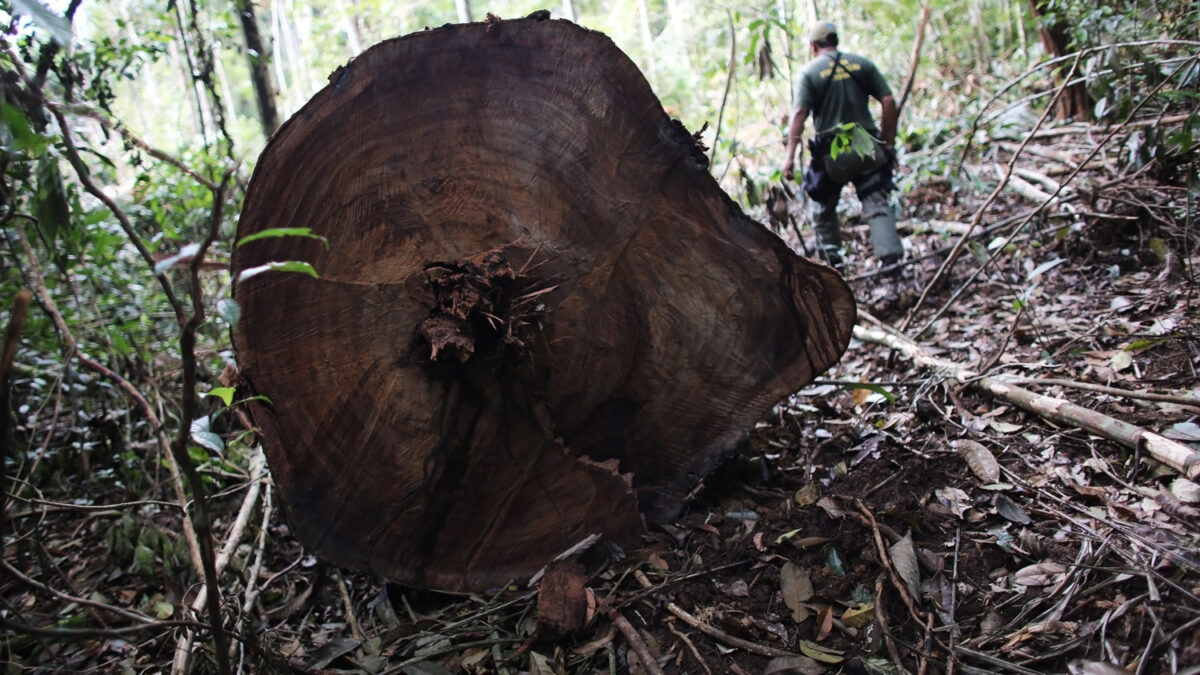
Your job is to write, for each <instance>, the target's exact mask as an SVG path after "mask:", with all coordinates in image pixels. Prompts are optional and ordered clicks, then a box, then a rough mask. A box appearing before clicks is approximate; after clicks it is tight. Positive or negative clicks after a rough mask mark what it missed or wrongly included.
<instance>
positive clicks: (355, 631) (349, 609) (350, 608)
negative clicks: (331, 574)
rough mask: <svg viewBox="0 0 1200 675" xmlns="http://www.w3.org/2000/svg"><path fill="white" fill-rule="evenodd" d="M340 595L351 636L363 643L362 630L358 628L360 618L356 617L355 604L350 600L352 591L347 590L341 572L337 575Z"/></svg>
mask: <svg viewBox="0 0 1200 675" xmlns="http://www.w3.org/2000/svg"><path fill="white" fill-rule="evenodd" d="M337 587H338V593H339V594H341V596H342V608H343V609H344V610H345V611H346V623H348V624H350V634H351V635H352V636H354V639H355V640H358V641H359V642H362V641H363V634H362V630H360V629H359V627H358V617H356V616H355V615H354V603H353V602H352V601H351V600H350V591H348V590H347V589H346V580H345V579H343V578H342V574H341V572H339V573H338V574H337Z"/></svg>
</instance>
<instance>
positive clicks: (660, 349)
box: [233, 17, 855, 590]
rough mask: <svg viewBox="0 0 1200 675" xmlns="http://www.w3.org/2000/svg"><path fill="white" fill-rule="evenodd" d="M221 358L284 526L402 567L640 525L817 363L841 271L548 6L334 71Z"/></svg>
mask: <svg viewBox="0 0 1200 675" xmlns="http://www.w3.org/2000/svg"><path fill="white" fill-rule="evenodd" d="M284 227H292V228H295V227H307V228H311V229H312V231H313V233H315V234H317V235H320V236H322V237H325V238H326V239H327V244H326V243H325V242H322V241H319V240H317V239H313V238H308V237H301V236H287V237H268V238H259V239H256V240H254V241H250V242H247V243H245V244H244V245H242V246H240V247H239V248H237V249H236V251H235V254H234V256H233V271H234V273H235V275H236V274H240V273H241V272H243V271H245V270H250V269H252V268H257V267H259V266H262V265H266V264H268V263H271V262H281V261H307V262H309V263H311V264H312V265H313V267H314V268H315V269H316V271H317V272H318V273H319V278H312V277H310V276H307V275H304V274H295V273H286V272H280V271H271V272H265V273H261V274H256V275H253V276H248V277H245V278H242V279H241V280H239V281H238V282H236V283H235V288H234V297H235V298H236V300H237V301H238V303H239V305H240V306H241V317H242V318H241V320H240V323H239V326H238V330H237V331H235V332H234V335H233V338H234V344H235V347H236V349H237V358H238V363H239V366H240V369H241V373H242V376H243V378H244V380H245V382H246V383H247V385H248V387H249V389H250V390H251V391H252V392H253V393H254V394H260V395H263V396H265V397H267V398H268V399H269V401H270V402H269V403H265V402H259V403H253V404H251V413H252V415H253V418H254V421H255V424H256V425H257V426H258V427H259V429H260V430H261V432H262V442H263V445H264V448H265V450H266V453H267V457H268V460H269V462H270V467H271V471H272V473H273V475H274V479H275V482H276V484H277V485H278V486H279V488H280V489H281V491H282V493H283V495H284V499H285V501H286V503H287V505H288V507H289V511H290V515H291V519H292V521H293V525H294V528H295V532H296V535H297V536H298V537H299V538H300V540H301V541H302V542H303V543H304V544H305V545H306V546H308V547H310V548H311V549H312V550H314V551H315V552H316V553H318V554H319V555H321V556H322V557H324V558H325V559H327V560H329V561H330V562H332V563H334V564H336V565H340V566H345V567H351V568H357V569H364V570H370V571H373V572H375V573H377V574H379V575H382V576H384V577H386V578H389V579H392V580H394V581H398V582H400V583H406V584H410V585H415V586H421V587H428V588H437V589H443V590H482V589H487V588H491V587H495V586H498V585H500V584H503V583H506V582H508V581H510V580H513V579H521V578H525V577H527V576H528V575H530V574H532V573H534V572H536V571H537V570H538V569H540V568H541V567H542V566H543V565H545V564H546V563H547V562H549V561H550V560H551V559H552V558H553V557H554V556H555V555H556V554H558V553H559V552H561V551H563V550H565V549H567V548H569V547H571V546H572V544H575V543H576V542H578V541H579V540H581V539H583V538H585V537H587V536H588V535H591V534H602V535H605V536H607V537H609V538H610V539H611V540H614V541H616V542H618V543H620V544H624V545H629V544H636V543H637V541H638V535H639V534H640V533H641V532H642V528H643V517H644V518H645V519H646V520H648V521H650V522H651V523H664V522H666V521H669V520H670V519H671V518H672V517H673V516H675V515H676V514H677V513H678V512H679V510H680V509H681V507H682V505H683V504H684V503H685V500H686V498H687V496H688V495H689V493H690V492H691V491H692V490H694V489H695V488H696V487H697V486H698V485H699V484H700V483H701V481H702V479H703V478H704V476H705V474H706V473H708V472H709V471H710V470H711V469H712V468H713V467H714V466H716V465H717V463H718V462H719V461H720V460H721V459H723V458H724V457H726V456H727V455H728V454H729V453H730V452H732V451H733V450H734V449H735V448H736V446H737V445H738V443H739V442H740V441H741V440H742V439H744V438H745V437H746V436H747V434H748V432H749V430H750V428H751V427H752V425H753V424H754V422H755V421H757V420H758V419H760V418H761V417H762V416H764V415H765V414H766V412H768V411H769V410H770V408H771V407H772V406H773V405H774V404H775V403H776V402H777V401H778V400H779V399H780V398H782V397H783V396H785V395H787V394H788V393H790V392H792V391H794V390H796V389H798V388H800V387H802V386H803V385H804V384H805V383H806V382H808V381H809V380H810V379H811V378H813V377H814V376H816V375H817V374H819V373H820V372H822V371H823V370H825V369H826V368H827V367H829V366H830V365H832V364H833V363H834V362H835V361H836V360H837V359H838V358H839V357H840V356H841V354H842V352H843V350H844V349H845V348H846V345H847V343H848V342H849V339H850V332H851V329H852V327H853V325H854V320H855V306H854V300H853V298H852V296H851V294H850V291H849V289H848V287H847V286H846V285H845V283H844V282H843V281H842V279H841V278H840V277H839V276H838V275H837V274H836V273H835V272H834V271H833V270H831V269H829V268H826V267H823V266H820V265H817V264H814V263H811V262H808V261H806V260H803V259H801V258H798V257H797V256H796V255H794V254H793V253H792V252H791V251H790V250H789V249H788V248H787V246H786V245H785V244H784V243H783V242H782V241H780V240H779V239H778V238H777V237H776V236H775V235H773V234H771V233H770V232H768V231H767V229H766V228H765V227H763V226H762V225H760V224H759V223H757V222H754V221H753V220H751V219H749V218H747V217H746V216H745V215H744V214H743V213H742V211H741V210H740V209H739V208H738V207H737V206H736V205H735V204H734V203H733V202H732V201H731V200H730V199H729V198H728V196H726V195H725V193H723V192H722V191H721V189H720V188H719V187H718V185H717V183H716V181H715V180H714V179H713V178H712V176H711V175H710V174H709V172H708V170H707V162H706V159H705V156H704V152H703V149H702V148H701V147H699V146H698V144H697V142H696V141H695V139H694V138H693V137H692V136H691V135H690V134H689V133H688V132H687V130H686V129H685V128H684V127H683V125H682V124H681V123H679V122H678V121H675V120H672V119H670V118H669V117H668V116H667V115H666V113H665V112H664V111H663V108H662V105H661V104H660V103H659V101H658V99H657V98H656V97H655V96H654V93H653V92H652V91H651V90H650V86H649V85H648V84H647V82H646V80H645V78H644V77H643V76H642V74H641V73H640V72H639V71H638V69H637V67H636V66H635V65H634V64H633V63H632V62H631V61H630V60H629V59H628V58H627V57H626V56H625V55H624V54H622V53H621V51H620V50H619V49H617V47H616V46H615V45H613V43H612V42H611V41H610V40H609V39H608V38H607V37H605V36H604V35H602V34H600V33H596V32H592V31H589V30H586V29H583V28H580V27H578V26H576V25H574V24H572V23H569V22H565V21H547V20H542V19H541V17H531V18H529V19H521V20H515V21H499V20H493V19H492V18H489V21H488V22H486V23H479V24H467V25H456V26H444V27H442V28H439V29H436V30H431V31H425V32H422V33H417V34H413V35H409V36H405V37H402V38H397V39H394V40H390V41H387V42H384V43H381V44H379V45H376V46H375V47H373V48H371V49H369V50H367V51H366V52H364V53H363V54H362V55H361V56H359V57H358V58H356V59H355V60H354V61H352V62H351V63H350V64H349V65H347V66H346V67H344V68H340V69H338V71H337V72H335V73H334V74H333V75H332V76H331V78H330V85H329V86H327V87H326V88H325V89H323V90H322V91H320V92H319V93H318V94H317V95H316V96H314V97H313V99H312V100H311V101H309V102H308V104H307V105H305V106H304V108H303V109H302V110H300V111H299V112H298V113H297V114H296V115H295V116H294V117H292V119H291V120H289V121H288V122H287V123H286V124H284V125H283V127H281V128H280V130H279V131H278V132H277V133H276V134H275V135H274V136H273V137H272V138H271V140H270V142H269V144H268V145H267V148H266V149H265V150H264V151H263V154H262V156H261V157H260V159H259V162H258V166H257V168H256V169H255V172H254V176H253V178H252V180H251V183H250V186H249V189H248V191H247V194H246V200H245V204H244V208H243V212H242V215H241V220H240V223H239V226H238V237H239V240H240V239H241V238H244V237H247V236H250V235H254V234H257V233H263V232H266V231H268V230H271V229H273V228H284Z"/></svg>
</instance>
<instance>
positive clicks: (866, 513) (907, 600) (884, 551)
mask: <svg viewBox="0 0 1200 675" xmlns="http://www.w3.org/2000/svg"><path fill="white" fill-rule="evenodd" d="M854 505H855V506H857V507H858V511H859V513H861V514H862V515H863V517H864V518H866V521H867V523H868V524H869V525H870V526H871V535H872V536H873V537H874V540H875V550H876V553H878V554H879V563H880V564H881V565H883V569H884V570H886V571H887V574H888V579H889V580H890V581H891V582H892V586H895V588H896V592H897V593H899V594H900V599H901V600H903V601H904V606H905V607H907V608H908V613H909V615H910V616H912V618H913V620H914V621H916V622H917V624H918V625H920V624H923V623H925V613H924V612H922V611H920V610H918V609H917V605H916V602H915V601H914V600H913V597H912V595H911V594H909V592H908V587H907V586H905V584H904V582H903V581H902V580H901V579H900V576H899V575H898V574H896V566H895V565H893V564H892V557H891V555H889V554H888V547H887V545H886V544H884V543H883V534H882V533H880V531H879V525H878V523H876V522H875V514H873V513H871V510H870V509H868V508H867V505H866V504H864V503H863V502H862V500H861V499H858V498H855V500H854ZM922 661H924V655H922Z"/></svg>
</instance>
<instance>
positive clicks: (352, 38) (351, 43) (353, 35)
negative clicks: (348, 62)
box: [338, 4, 363, 57]
mask: <svg viewBox="0 0 1200 675" xmlns="http://www.w3.org/2000/svg"><path fill="white" fill-rule="evenodd" d="M338 12H340V13H341V15H342V24H343V25H345V27H346V28H345V30H346V47H347V49H349V50H350V54H348V56H350V57H354V56H358V54H359V53H360V52H361V51H362V50H363V46H362V38H361V37H359V35H358V22H357V21H355V19H354V14H353V13H352V12H351V11H350V9H349V8H347V7H346V5H345V4H339V5H338Z"/></svg>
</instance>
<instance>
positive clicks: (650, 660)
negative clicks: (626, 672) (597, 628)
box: [608, 609, 666, 675]
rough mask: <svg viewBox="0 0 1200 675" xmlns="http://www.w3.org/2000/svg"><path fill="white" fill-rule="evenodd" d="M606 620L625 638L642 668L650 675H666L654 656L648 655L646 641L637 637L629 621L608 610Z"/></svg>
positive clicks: (648, 650)
mask: <svg viewBox="0 0 1200 675" xmlns="http://www.w3.org/2000/svg"><path fill="white" fill-rule="evenodd" d="M608 618H609V619H611V620H612V622H613V625H615V626H616V627H617V630H619V631H621V635H624V636H625V641H626V642H628V643H629V648H630V649H632V650H633V652H634V653H635V654H637V656H638V660H639V661H641V662H642V668H644V669H645V670H646V671H647V672H649V673H651V675H666V674H665V673H663V669H662V668H660V667H659V665H658V661H656V660H655V658H654V655H653V654H651V653H650V648H649V647H647V646H646V641H645V640H643V639H642V636H641V635H638V632H637V629H636V628H634V627H633V624H631V623H629V620H628V619H626V618H625V616H624V615H622V614H621V613H620V612H618V611H617V610H615V609H610V610H608Z"/></svg>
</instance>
